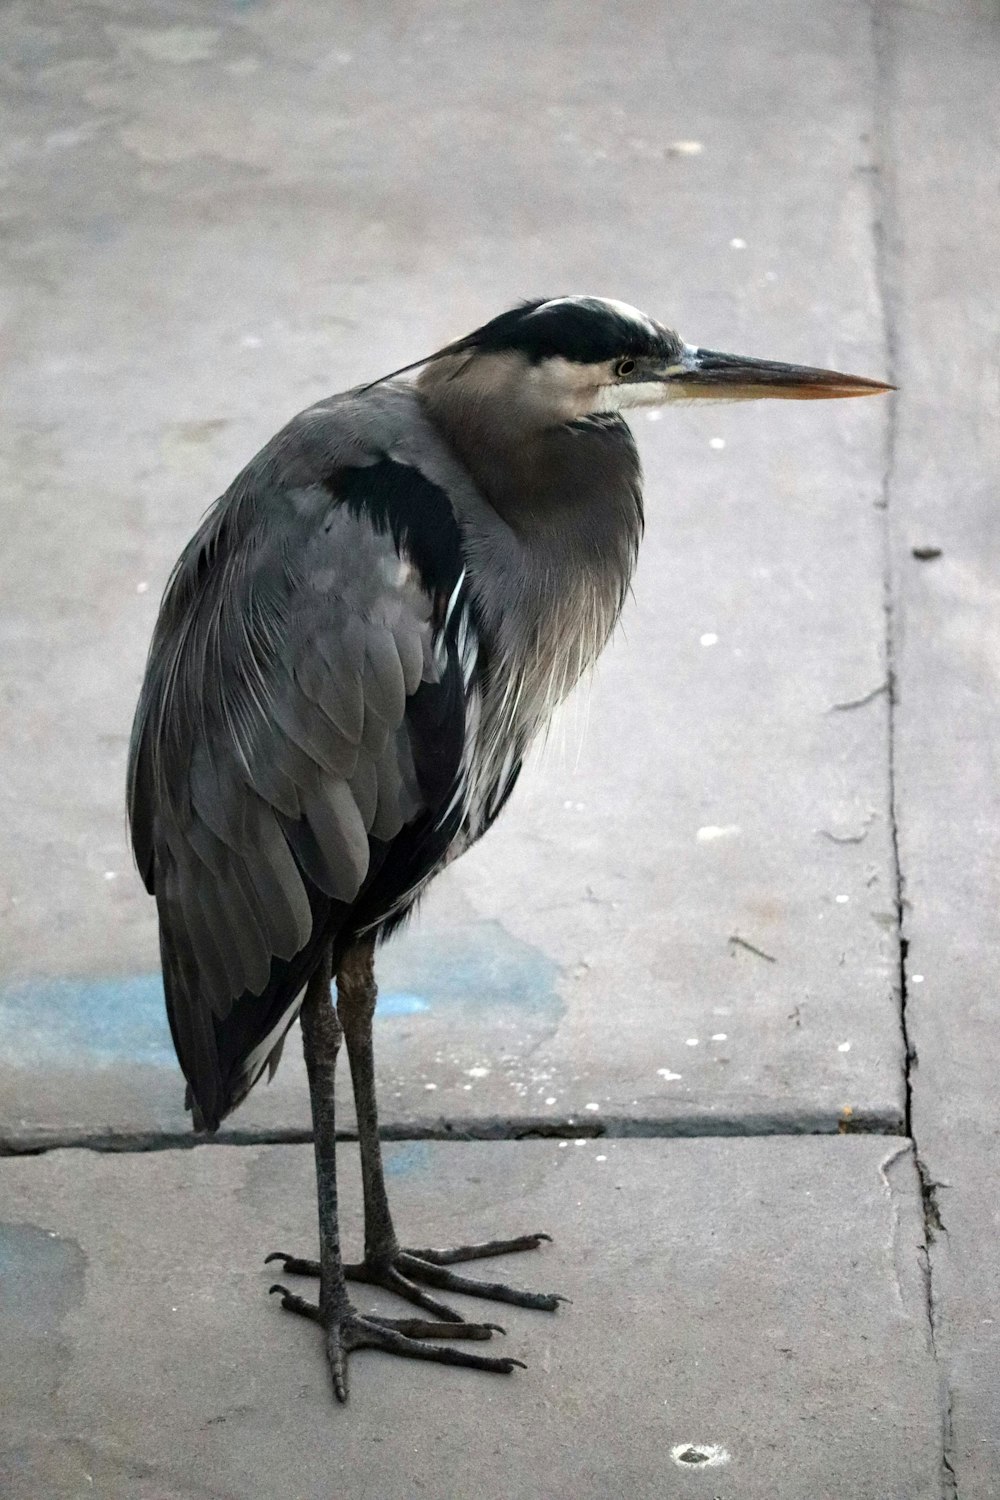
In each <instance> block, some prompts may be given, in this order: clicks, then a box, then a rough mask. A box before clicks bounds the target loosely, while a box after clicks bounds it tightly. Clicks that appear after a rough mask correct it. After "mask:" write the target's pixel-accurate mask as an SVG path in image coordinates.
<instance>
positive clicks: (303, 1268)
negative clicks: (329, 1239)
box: [264, 1250, 320, 1276]
mask: <svg viewBox="0 0 1000 1500" xmlns="http://www.w3.org/2000/svg"><path fill="white" fill-rule="evenodd" d="M272 1260H280V1261H281V1269H282V1270H283V1271H287V1272H288V1274H289V1276H318V1275H319V1274H320V1265H319V1261H318V1260H303V1259H302V1258H301V1257H300V1256H298V1255H286V1254H285V1252H284V1250H272V1251H271V1253H270V1255H265V1257H264V1264H265V1266H268V1265H270V1264H271V1261H272Z"/></svg>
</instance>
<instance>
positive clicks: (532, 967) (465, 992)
mask: <svg viewBox="0 0 1000 1500" xmlns="http://www.w3.org/2000/svg"><path fill="white" fill-rule="evenodd" d="M376 972H377V974H378V977H379V1003H378V1008H377V1010H376V1012H375V1017H376V1021H377V1022H381V1023H382V1024H383V1025H385V1026H387V1027H391V1026H393V1025H394V1024H398V1023H399V1022H400V1021H405V1020H412V1019H416V1020H417V1023H418V1024H419V1018H420V1017H421V1016H423V1015H427V1014H430V1013H434V1014H436V1015H437V1017H438V1019H441V1018H442V1017H448V1018H450V1017H452V1016H453V1017H454V1018H455V1020H456V1022H459V1021H460V1020H461V1018H462V1017H463V1016H464V1018H465V1019H466V1020H469V1019H472V1020H474V1019H475V1013H476V1012H477V1011H481V1010H482V1009H483V1008H489V1010H490V1011H492V1012H494V1013H497V1012H499V1013H502V1012H503V1011H504V1010H507V1011H509V1012H510V1011H513V1012H516V1013H517V1015H518V1016H523V1015H524V1014H525V1012H527V1013H529V1014H530V1015H531V1016H532V1017H533V1018H534V1019H535V1020H536V1021H539V1022H541V1023H543V1024H545V1023H554V1022H555V1021H556V1020H557V1019H558V1017H559V1015H560V1014H561V1012H562V1002H561V1000H560V998H559V994H558V978H559V969H558V966H557V965H556V964H555V963H553V962H552V960H551V959H550V958H549V957H548V956H547V955H546V954H544V953H542V952H541V951H540V950H539V949H537V948H533V947H531V946H530V945H529V944H528V943H523V942H521V941H520V940H519V939H518V938H515V937H512V936H511V934H510V933H509V932H507V931H506V929H505V928H504V927H503V926H502V925H501V924H500V923H499V922H489V921H487V922H473V923H467V924H465V925H463V926H461V927H454V928H443V929H440V928H439V929H438V930H436V931H434V930H429V931H426V932H424V931H420V930H416V929H410V931H408V932H406V933H405V934H403V935H401V936H400V937H399V938H396V939H394V940H393V941H392V942H390V943H388V944H387V945H386V946H385V947H384V948H382V949H380V950H379V954H378V961H377V969H376ZM123 1063H139V1064H144V1065H146V1066H149V1067H156V1068H173V1067H176V1059H175V1057H174V1048H173V1042H172V1041H171V1037H170V1028H169V1026H168V1025H167V1015H166V1008H165V1005H164V999H163V981H162V980H161V978H160V976H159V974H129V975H124V976H121V977H117V978H115V977H112V978H108V977H102V978H63V979H51V978H47V979H26V980H20V981H17V982H14V983H10V982H8V983H7V984H0V1066H8V1067H15V1068H46V1067H48V1068H59V1067H63V1068H79V1067H113V1066H115V1065H121V1064H123Z"/></svg>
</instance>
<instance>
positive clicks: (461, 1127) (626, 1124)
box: [0, 1111, 902, 1160]
mask: <svg viewBox="0 0 1000 1500" xmlns="http://www.w3.org/2000/svg"><path fill="white" fill-rule="evenodd" d="M379 1135H380V1137H381V1139H382V1140H384V1141H524V1140H538V1139H542V1140H570V1141H572V1140H582V1139H587V1140H601V1139H606V1140H701V1139H705V1138H710V1139H716V1138H720V1137H721V1138H726V1139H737V1140H740V1139H746V1138H750V1137H771V1136H775V1137H789V1136H803V1135H809V1136H816V1135H820V1136H831V1137H835V1136H838V1135H877V1136H884V1137H885V1138H886V1139H887V1140H898V1139H899V1138H900V1136H901V1135H902V1122H901V1121H896V1120H887V1119H885V1118H884V1116H882V1115H877V1114H872V1115H865V1114H860V1113H855V1114H853V1115H852V1116H851V1119H850V1121H849V1122H848V1121H845V1120H844V1119H843V1118H842V1117H841V1116H839V1115H836V1114H833V1113H831V1112H829V1111H823V1112H820V1111H817V1113H816V1114H815V1115H806V1114H787V1115H750V1116H742V1115H732V1116H729V1117H728V1118H726V1117H723V1118H719V1117H718V1116H715V1115H690V1116H685V1117H684V1118H683V1119H676V1120H660V1119H641V1118H640V1119H633V1118H630V1117H627V1116H622V1115H610V1114H609V1115H604V1116H602V1117H601V1118H600V1119H593V1118H591V1119H587V1120H582V1119H581V1118H580V1117H579V1116H578V1115H574V1116H573V1117H572V1118H568V1117H565V1116H564V1117H562V1118H560V1119H552V1118H551V1117H550V1116H545V1117H544V1118H542V1117H536V1116H532V1115H520V1116H504V1115H494V1116H485V1117H483V1118H481V1119H474V1120H470V1119H464V1120H463V1119H461V1118H459V1119H448V1118H447V1117H446V1116H440V1117H438V1118H437V1119H417V1120H408V1121H402V1122H399V1123H392V1124H389V1125H383V1126H381V1127H380V1129H379ZM357 1138H358V1133H357V1131H356V1130H350V1129H348V1130H338V1131H337V1140H338V1141H356V1140H357ZM311 1142H312V1130H311V1129H310V1128H309V1127H308V1126H288V1127H281V1128H278V1127H274V1128H270V1129H266V1128H262V1129H259V1130H258V1129H252V1128H251V1129H240V1128H238V1127H229V1128H224V1129H222V1130H220V1131H218V1133H217V1134H216V1135H211V1136H208V1135H196V1134H195V1133H194V1131H193V1130H185V1131H180V1130H177V1131H170V1130H163V1131H146V1132H141V1131H114V1130H104V1131H85V1130H67V1131H63V1132H61V1133H60V1134H55V1133H47V1134H46V1135H45V1136H44V1138H42V1137H39V1136H37V1135H36V1136H31V1135H26V1136H21V1137H8V1138H6V1139H4V1138H2V1137H0V1160H2V1159H3V1158H5V1157H12V1156H44V1155H45V1154H46V1153H47V1152H49V1151H99V1152H109V1153H116V1152H118V1153H122V1154H128V1153H132V1152H137V1153H142V1152H146V1151H188V1150H192V1149H193V1148H194V1147H195V1146H304V1145H309V1144H311Z"/></svg>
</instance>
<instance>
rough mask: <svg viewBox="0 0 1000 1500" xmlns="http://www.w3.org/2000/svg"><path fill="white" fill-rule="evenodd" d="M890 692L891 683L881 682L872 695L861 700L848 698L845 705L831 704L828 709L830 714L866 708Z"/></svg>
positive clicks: (868, 694) (872, 691)
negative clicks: (848, 709) (867, 704)
mask: <svg viewBox="0 0 1000 1500" xmlns="http://www.w3.org/2000/svg"><path fill="white" fill-rule="evenodd" d="M888 691H889V683H888V681H886V682H880V683H879V685H878V687H875V688H872V690H871V692H870V693H864V694H863V695H862V696H861V697H860V698H848V699H847V700H846V702H844V703H831V704H830V707H829V708H828V709H827V713H828V714H832V713H839V712H843V710H844V709H845V708H864V706H865V704H866V703H873V702H874V701H875V699H876V698H879V697H881V695H882V694H883V693H887V692H888Z"/></svg>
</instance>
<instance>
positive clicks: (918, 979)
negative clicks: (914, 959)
mask: <svg viewBox="0 0 1000 1500" xmlns="http://www.w3.org/2000/svg"><path fill="white" fill-rule="evenodd" d="M923 982H924V976H923V975H922V974H911V975H910V983H911V984H923Z"/></svg>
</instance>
